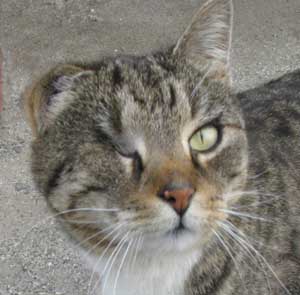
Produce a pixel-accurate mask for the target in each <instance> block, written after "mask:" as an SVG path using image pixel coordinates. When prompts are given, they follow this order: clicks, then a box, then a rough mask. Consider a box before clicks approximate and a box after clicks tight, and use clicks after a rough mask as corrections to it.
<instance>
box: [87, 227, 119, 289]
mask: <svg viewBox="0 0 300 295" xmlns="http://www.w3.org/2000/svg"><path fill="white" fill-rule="evenodd" d="M123 225H125V224H123ZM120 227H121V226H120ZM120 227H119V228H120ZM120 235H121V232H119V233H117V234H116V235H115V236H114V237H113V238H112V240H111V241H110V242H109V243H108V245H107V246H106V248H105V249H104V251H103V252H102V253H101V256H100V257H99V258H98V260H97V262H96V263H95V265H94V268H93V272H92V275H91V278H90V281H89V284H88V295H90V294H91V292H94V290H95V288H96V287H97V285H98V284H99V282H100V280H101V277H100V279H99V281H97V283H96V285H95V287H94V288H93V290H92V291H90V290H91V285H92V281H93V278H94V274H95V272H96V269H97V267H98V265H99V264H100V262H101V260H102V259H103V257H104V255H105V254H106V252H107V251H108V249H109V248H110V247H111V245H112V244H113V242H114V241H115V240H116V239H117V238H118V237H119V236H120ZM106 238H107V237H106ZM101 241H102V240H101ZM101 241H100V242H101ZM100 242H99V244H100ZM96 245H97V244H96Z"/></svg>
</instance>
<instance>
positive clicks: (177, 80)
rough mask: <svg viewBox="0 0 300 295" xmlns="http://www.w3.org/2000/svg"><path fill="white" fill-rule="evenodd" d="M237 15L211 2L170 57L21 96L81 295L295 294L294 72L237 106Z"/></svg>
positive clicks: (299, 251)
mask: <svg viewBox="0 0 300 295" xmlns="http://www.w3.org/2000/svg"><path fill="white" fill-rule="evenodd" d="M232 10H233V7H232V1H230V0H210V1H208V2H206V3H205V4H203V5H202V6H201V7H200V9H199V10H198V11H197V12H196V14H195V16H194V17H193V19H192V21H191V23H190V25H189V26H188V27H187V29H186V31H185V32H184V33H183V35H182V36H181V37H180V38H179V40H178V42H177V43H176V45H175V46H172V47H171V48H169V49H167V50H163V51H161V52H156V53H153V54H149V55H145V56H125V55H124V56H118V57H111V58H105V59H103V60H102V61H100V62H99V63H97V64H94V65H88V64H83V65H78V64H77V65H76V64H72V65H71V64H65V65H59V66H57V67H55V68H54V69H52V70H51V71H50V72H49V73H48V74H46V75H45V76H43V77H42V78H41V79H40V81H38V82H36V83H34V84H33V87H31V89H30V91H29V92H28V94H27V100H26V107H27V112H28V115H29V118H30V122H31V127H32V130H33V134H34V136H35V139H34V141H33V143H32V173H33V177H34V181H35V183H36V186H37V188H38V189H39V190H40V191H41V192H42V193H43V195H44V196H45V197H46V200H47V203H48V205H49V207H50V208H51V210H52V211H53V212H54V214H56V215H57V217H58V219H59V220H60V222H61V223H62V225H63V228H64V230H65V231H66V232H67V233H68V234H69V235H70V237H71V239H72V240H74V241H75V242H76V243H79V244H80V246H81V248H82V249H83V251H84V252H85V253H86V256H88V261H89V262H90V263H91V265H92V269H93V276H92V277H93V278H92V279H93V280H91V282H90V283H89V291H88V295H90V294H101V295H117V294H118V295H129V294H130V295H141V294H143V295H157V294H159V295H167V294H169V295H233V294H234V295H238V294H241V295H258V294H260V295H267V294H273V295H279V294H292V295H299V294H300V246H299V245H300V170H299V168H300V144H299V137H300V71H299V70H298V71H296V72H294V73H290V74H287V75H285V76H284V77H282V78H280V79H278V80H276V81H272V82H270V83H268V84H266V85H262V86H260V87H258V88H255V89H253V90H248V91H246V92H243V93H238V94H235V93H234V91H233V90H232V87H231V76H230V67H229V63H230V59H229V52H230V47H231V35H232V33H231V31H232ZM95 273H97V274H98V276H99V278H98V277H97V278H96V279H94V278H95ZM92 281H93V283H92ZM87 284H88V282H87Z"/></svg>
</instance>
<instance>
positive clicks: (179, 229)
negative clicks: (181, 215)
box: [168, 219, 191, 237]
mask: <svg viewBox="0 0 300 295" xmlns="http://www.w3.org/2000/svg"><path fill="white" fill-rule="evenodd" d="M190 232H191V230H190V229H189V228H188V227H187V226H186V225H185V224H184V223H183V222H182V219H180V220H179V222H178V224H177V225H176V226H175V227H174V228H173V229H171V230H170V231H169V232H168V235H171V236H175V237H180V236H182V235H183V234H186V233H190Z"/></svg>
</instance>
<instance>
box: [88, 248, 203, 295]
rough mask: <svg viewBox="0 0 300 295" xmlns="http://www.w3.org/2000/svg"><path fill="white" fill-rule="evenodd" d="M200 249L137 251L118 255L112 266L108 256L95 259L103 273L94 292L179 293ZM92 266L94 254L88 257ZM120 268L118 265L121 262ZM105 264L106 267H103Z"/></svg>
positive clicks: (101, 294)
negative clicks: (131, 254)
mask: <svg viewBox="0 0 300 295" xmlns="http://www.w3.org/2000/svg"><path fill="white" fill-rule="evenodd" d="M200 254H201V253H200V251H199V250H194V251H193V252H188V253H183V254H182V253H180V254H178V253H177V254H176V253H175V252H174V253H164V254H160V255H159V254H157V255H150V254H149V253H140V254H139V255H137V257H136V259H134V257H133V256H132V257H130V255H128V256H127V261H126V259H125V260H124V261H123V264H122V260H123V257H124V255H119V256H120V258H117V259H116V260H115V261H114V262H113V265H112V267H110V266H107V265H110V264H111V262H112V260H111V261H110V263H109V258H105V259H102V261H101V263H98V265H97V267H96V272H97V273H98V274H99V276H100V277H101V275H102V274H103V273H104V275H102V280H101V286H100V284H99V287H98V288H97V291H96V293H95V294H96V295H140V294H143V295H156V294H160V295H182V294H183V293H184V285H185V281H186V280H187V278H188V276H189V274H190V273H191V271H192V268H193V266H194V265H195V264H196V263H197V261H198V259H199V257H200ZM89 262H90V263H91V265H92V266H93V268H95V263H97V258H95V257H94V258H92V257H90V258H89ZM121 264H122V268H121V269H120V265H121ZM105 267H106V271H104V270H105Z"/></svg>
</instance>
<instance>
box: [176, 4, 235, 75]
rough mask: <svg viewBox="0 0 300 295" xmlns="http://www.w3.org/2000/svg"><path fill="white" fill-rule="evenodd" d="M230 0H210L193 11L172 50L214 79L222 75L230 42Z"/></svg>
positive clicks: (231, 7)
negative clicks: (187, 24)
mask: <svg viewBox="0 0 300 295" xmlns="http://www.w3.org/2000/svg"><path fill="white" fill-rule="evenodd" d="M232 17H233V6H232V1H231V0H210V1H208V2H206V3H205V4H204V5H203V6H202V7H201V8H200V9H199V10H198V12H197V13H196V14H195V16H194V17H193V19H192V21H191V23H190V25H189V26H188V28H187V29H186V31H185V32H184V34H183V35H182V36H181V38H180V39H179V41H178V43H177V45H176V46H175V48H174V51H173V53H174V54H176V55H177V56H178V58H184V59H186V60H187V61H188V62H189V63H190V64H192V65H194V66H195V67H196V68H197V69H199V70H201V71H208V70H209V76H210V77H211V78H215V79H221V80H223V79H224V78H225V79H226V77H225V76H227V75H228V66H229V51H230V46H231V34H232Z"/></svg>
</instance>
